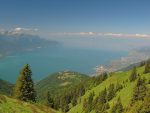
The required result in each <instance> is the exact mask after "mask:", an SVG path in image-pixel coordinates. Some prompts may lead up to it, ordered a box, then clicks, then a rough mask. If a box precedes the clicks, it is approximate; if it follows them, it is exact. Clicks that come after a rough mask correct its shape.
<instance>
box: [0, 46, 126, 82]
mask: <svg viewBox="0 0 150 113" xmlns="http://www.w3.org/2000/svg"><path fill="white" fill-rule="evenodd" d="M125 55H127V52H126V51H123V52H120V51H118V52H114V51H105V50H90V49H85V48H84V49H83V48H80V49H79V48H69V47H64V46H62V47H53V48H52V47H49V48H41V49H37V50H33V51H29V52H26V53H18V54H15V55H12V56H7V57H5V58H3V59H0V69H1V74H0V77H1V78H2V79H5V80H8V81H10V82H13V83H14V82H15V81H16V78H17V76H18V75H19V70H21V68H22V67H23V66H24V64H26V63H29V64H30V65H31V68H32V71H33V78H34V80H35V81H37V80H40V79H43V78H44V77H46V76H47V75H49V74H51V73H54V72H57V71H64V70H72V71H78V72H81V73H85V74H92V73H93V72H94V67H95V66H97V65H102V64H106V63H108V61H110V60H112V59H117V58H120V57H121V56H125ZM8 70H9V71H8Z"/></svg>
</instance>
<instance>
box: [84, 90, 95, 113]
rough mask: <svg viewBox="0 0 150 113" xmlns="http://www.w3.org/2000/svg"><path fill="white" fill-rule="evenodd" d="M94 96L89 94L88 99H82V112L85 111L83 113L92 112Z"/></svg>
mask: <svg viewBox="0 0 150 113" xmlns="http://www.w3.org/2000/svg"><path fill="white" fill-rule="evenodd" d="M94 95H95V94H94V92H93V93H90V94H89V97H88V98H87V99H84V102H83V110H84V111H85V113H90V111H92V109H93V99H94Z"/></svg>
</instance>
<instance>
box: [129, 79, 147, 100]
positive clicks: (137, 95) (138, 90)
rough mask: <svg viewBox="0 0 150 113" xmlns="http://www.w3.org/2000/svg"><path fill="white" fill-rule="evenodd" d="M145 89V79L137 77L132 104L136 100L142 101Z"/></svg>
mask: <svg viewBox="0 0 150 113" xmlns="http://www.w3.org/2000/svg"><path fill="white" fill-rule="evenodd" d="M146 91H147V88H146V86H145V78H142V79H141V77H139V78H138V81H137V84H136V87H135V89H134V94H133V98H132V102H135V101H137V100H142V101H143V100H144V97H145V96H146Z"/></svg>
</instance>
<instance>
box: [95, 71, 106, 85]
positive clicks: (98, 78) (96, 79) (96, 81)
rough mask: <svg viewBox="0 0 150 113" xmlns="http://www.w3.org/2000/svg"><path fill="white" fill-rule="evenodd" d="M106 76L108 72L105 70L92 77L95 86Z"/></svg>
mask: <svg viewBox="0 0 150 113" xmlns="http://www.w3.org/2000/svg"><path fill="white" fill-rule="evenodd" d="M107 78H108V74H107V73H106V72H105V73H103V74H101V75H98V76H95V77H93V83H94V85H95V86H97V85H98V84H100V83H101V82H102V81H104V80H106V79H107Z"/></svg>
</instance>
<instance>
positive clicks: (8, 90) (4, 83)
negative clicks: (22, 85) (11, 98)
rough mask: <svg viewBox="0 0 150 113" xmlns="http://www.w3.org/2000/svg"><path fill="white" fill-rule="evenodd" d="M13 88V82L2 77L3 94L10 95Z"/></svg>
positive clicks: (0, 82)
mask: <svg viewBox="0 0 150 113" xmlns="http://www.w3.org/2000/svg"><path fill="white" fill-rule="evenodd" d="M12 88H13V84H11V83H9V82H7V81H4V80H2V79H0V93H1V94H5V95H10V94H11V90H12Z"/></svg>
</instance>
